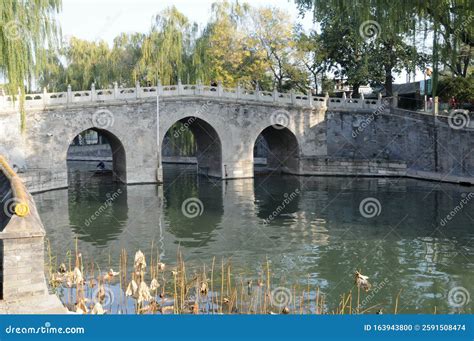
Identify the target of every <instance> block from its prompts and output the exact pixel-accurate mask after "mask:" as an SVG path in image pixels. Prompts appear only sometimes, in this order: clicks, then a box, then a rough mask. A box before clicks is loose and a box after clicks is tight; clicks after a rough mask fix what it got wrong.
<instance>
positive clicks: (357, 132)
mask: <svg viewBox="0 0 474 341" xmlns="http://www.w3.org/2000/svg"><path fill="white" fill-rule="evenodd" d="M326 124H327V146H328V157H329V158H331V159H334V158H345V159H347V160H354V161H359V160H382V161H385V162H386V163H388V164H392V163H397V162H405V163H406V166H407V175H409V176H414V177H421V178H428V179H437V180H443V181H454V182H459V181H470V182H474V153H473V152H472V151H473V149H474V129H453V128H451V127H450V126H449V124H448V122H447V117H441V116H436V117H435V116H432V115H428V114H423V113H414V112H410V111H405V110H400V109H393V108H392V109H387V110H385V111H383V112H381V113H379V114H377V115H374V114H373V113H370V112H358V113H357V112H349V111H328V112H327V113H326Z"/></svg>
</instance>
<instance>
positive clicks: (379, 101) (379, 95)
mask: <svg viewBox="0 0 474 341" xmlns="http://www.w3.org/2000/svg"><path fill="white" fill-rule="evenodd" d="M377 101H378V103H377V105H378V106H381V105H382V93H381V92H379V93H378V95H377Z"/></svg>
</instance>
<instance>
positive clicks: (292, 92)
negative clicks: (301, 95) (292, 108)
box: [290, 89, 296, 105]
mask: <svg viewBox="0 0 474 341" xmlns="http://www.w3.org/2000/svg"><path fill="white" fill-rule="evenodd" d="M290 97H291V104H293V105H295V104H296V96H295V92H294V91H293V89H291V90H290Z"/></svg>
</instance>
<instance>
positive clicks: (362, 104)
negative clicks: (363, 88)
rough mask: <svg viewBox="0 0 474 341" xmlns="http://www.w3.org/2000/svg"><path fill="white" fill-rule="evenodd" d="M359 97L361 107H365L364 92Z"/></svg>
mask: <svg viewBox="0 0 474 341" xmlns="http://www.w3.org/2000/svg"><path fill="white" fill-rule="evenodd" d="M359 98H360V105H359V107H361V108H365V101H364V99H365V97H364V93H363V92H361V93H360V95H359Z"/></svg>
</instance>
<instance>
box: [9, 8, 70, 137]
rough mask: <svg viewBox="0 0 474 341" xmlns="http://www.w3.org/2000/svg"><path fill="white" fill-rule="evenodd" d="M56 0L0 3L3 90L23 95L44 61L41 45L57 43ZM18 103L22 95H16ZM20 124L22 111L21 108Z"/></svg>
mask: <svg viewBox="0 0 474 341" xmlns="http://www.w3.org/2000/svg"><path fill="white" fill-rule="evenodd" d="M60 7H61V1H60V0H48V1H22V0H2V1H1V3H0V17H1V22H0V74H1V75H2V77H3V78H4V79H5V80H6V81H7V83H6V90H7V92H9V93H12V94H13V93H15V94H16V93H17V91H18V88H19V89H20V91H21V93H22V94H24V91H25V85H30V84H31V81H32V79H33V78H34V76H35V75H37V73H38V71H39V70H40V69H41V67H42V66H43V65H44V64H45V63H46V59H47V57H46V54H45V50H44V45H45V44H46V45H49V46H54V45H56V44H57V35H58V33H59V32H58V27H57V24H56V14H57V13H58V11H59V10H60ZM20 97H21V99H20V102H21V104H22V100H23V96H20ZM21 112H22V114H21V126H22V129H23V128H24V126H25V113H24V110H21Z"/></svg>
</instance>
